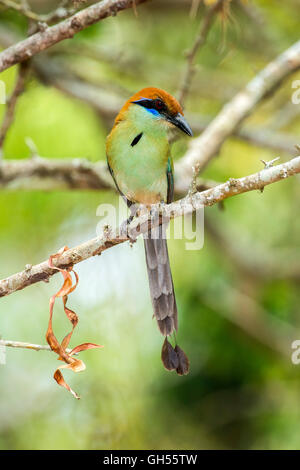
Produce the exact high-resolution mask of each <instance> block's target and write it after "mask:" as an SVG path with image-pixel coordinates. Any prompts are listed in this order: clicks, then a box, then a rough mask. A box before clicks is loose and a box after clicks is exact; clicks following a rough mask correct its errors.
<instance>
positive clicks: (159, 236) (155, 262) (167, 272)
mask: <svg viewBox="0 0 300 470" xmlns="http://www.w3.org/2000/svg"><path fill="white" fill-rule="evenodd" d="M165 234H166V226H165V225H160V226H159V227H157V228H156V229H155V231H153V230H152V233H151V232H150V231H149V232H148V234H147V237H144V244H145V253H146V263H147V270H148V277H149V286H150V296H151V300H152V305H153V310H154V316H155V318H156V320H157V323H158V327H159V329H160V331H161V333H162V334H163V335H164V336H168V335H171V334H172V333H173V331H174V330H176V331H177V327H178V325H177V305H176V299H175V293H174V286H173V279H172V274H171V268H170V262H169V254H168V247H167V240H166V237H165Z"/></svg>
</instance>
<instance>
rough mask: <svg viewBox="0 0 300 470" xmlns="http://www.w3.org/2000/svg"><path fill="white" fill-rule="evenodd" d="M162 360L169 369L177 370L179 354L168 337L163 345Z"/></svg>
mask: <svg viewBox="0 0 300 470" xmlns="http://www.w3.org/2000/svg"><path fill="white" fill-rule="evenodd" d="M161 360H162V363H163V365H164V367H165V368H166V369H167V370H175V369H177V367H178V366H179V362H178V357H177V354H176V352H175V350H174V348H173V346H172V345H171V344H170V343H169V341H168V338H167V337H166V339H165V341H164V344H163V346H162V350H161Z"/></svg>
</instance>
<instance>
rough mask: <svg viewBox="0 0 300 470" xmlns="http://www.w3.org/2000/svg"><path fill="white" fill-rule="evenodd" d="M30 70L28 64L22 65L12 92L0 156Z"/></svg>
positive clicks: (0, 135) (0, 134)
mask: <svg viewBox="0 0 300 470" xmlns="http://www.w3.org/2000/svg"><path fill="white" fill-rule="evenodd" d="M28 70H29V67H28V64H27V63H26V62H23V63H22V64H20V67H19V73H18V76H17V81H16V85H15V88H14V90H13V92H12V95H11V97H10V98H9V100H8V101H7V106H6V112H5V115H4V118H3V122H2V125H1V128H0V155H1V150H2V147H3V143H4V140H5V137H6V134H7V131H8V129H9V128H10V126H11V124H12V122H13V120H14V117H15V109H16V104H17V101H18V98H19V96H20V95H21V94H22V93H23V91H24V87H25V81H26V76H27V73H28Z"/></svg>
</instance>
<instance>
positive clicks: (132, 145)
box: [130, 132, 143, 147]
mask: <svg viewBox="0 0 300 470" xmlns="http://www.w3.org/2000/svg"><path fill="white" fill-rule="evenodd" d="M142 135H143V133H142V132H141V133H140V134H139V135H137V136H136V137H135V138H134V139H133V141H132V142H131V144H130V145H131V147H134V146H135V145H136V144H137V143H138V142H139V141H140V140H141V137H142Z"/></svg>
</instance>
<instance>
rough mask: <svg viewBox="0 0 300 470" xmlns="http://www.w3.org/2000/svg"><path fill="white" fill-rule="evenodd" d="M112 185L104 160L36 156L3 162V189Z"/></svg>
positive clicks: (0, 172)
mask: <svg viewBox="0 0 300 470" xmlns="http://www.w3.org/2000/svg"><path fill="white" fill-rule="evenodd" d="M111 187H112V181H111V176H110V175H109V172H108V171H107V165H106V164H105V163H103V162H97V163H91V162H89V161H88V160H84V159H79V158H78V159H70V158H65V159H61V160H58V159H52V158H49V159H47V158H41V157H33V158H26V159H22V160H5V161H3V162H2V163H1V165H0V189H4V188H5V189H13V190H16V189H29V190H63V189H90V190H93V189H94V190H100V189H108V188H111Z"/></svg>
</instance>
